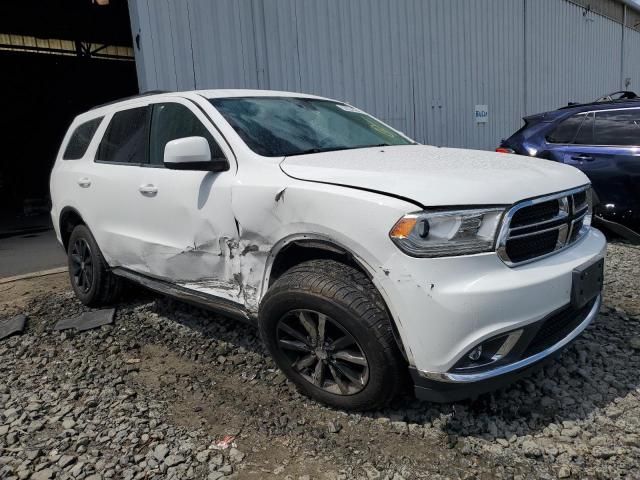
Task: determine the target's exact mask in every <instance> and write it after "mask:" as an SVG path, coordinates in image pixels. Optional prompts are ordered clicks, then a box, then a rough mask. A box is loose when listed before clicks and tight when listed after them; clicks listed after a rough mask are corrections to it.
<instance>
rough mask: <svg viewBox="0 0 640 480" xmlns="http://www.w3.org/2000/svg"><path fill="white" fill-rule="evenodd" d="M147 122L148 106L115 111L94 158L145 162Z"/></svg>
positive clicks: (115, 161)
mask: <svg viewBox="0 0 640 480" xmlns="http://www.w3.org/2000/svg"><path fill="white" fill-rule="evenodd" d="M148 122H149V108H148V107H138V108H131V109H129V110H122V111H120V112H116V113H115V114H114V115H113V118H111V122H110V123H109V126H108V127H107V131H106V132H105V133H104V137H102V141H101V142H100V146H99V147H98V152H97V154H96V160H98V161H101V162H113V163H128V164H137V165H140V164H143V163H146V161H147V124H148Z"/></svg>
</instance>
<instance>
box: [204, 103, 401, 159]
mask: <svg viewBox="0 0 640 480" xmlns="http://www.w3.org/2000/svg"><path fill="white" fill-rule="evenodd" d="M210 101H211V103H212V104H213V106H214V107H215V108H216V109H218V111H219V112H220V113H221V114H222V116H223V117H224V118H225V119H226V120H227V122H229V124H230V125H231V126H232V127H233V128H234V129H235V131H236V132H237V133H238V135H240V137H241V138H242V140H244V142H245V143H246V144H247V145H248V146H249V148H251V149H252V150H253V151H254V152H256V153H257V154H259V155H262V156H265V157H282V156H290V155H303V154H306V153H318V152H329V151H334V150H349V149H354V148H366V147H377V146H390V145H410V144H412V143H413V142H411V141H410V140H408V139H407V138H405V137H403V136H402V135H400V134H398V133H397V132H395V131H394V130H392V129H391V128H389V127H387V126H385V125H383V124H382V123H380V122H379V121H377V120H376V119H374V118H373V117H371V116H370V115H367V114H366V113H364V112H362V111H360V110H358V109H357V108H354V107H351V106H349V105H345V104H343V103H337V102H332V101H329V100H317V99H310V98H295V97H240V98H213V99H210Z"/></svg>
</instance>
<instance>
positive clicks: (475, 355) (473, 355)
mask: <svg viewBox="0 0 640 480" xmlns="http://www.w3.org/2000/svg"><path fill="white" fill-rule="evenodd" d="M467 356H468V357H469V360H471V361H472V362H475V361H477V360H478V359H480V357H481V356H482V345H478V346H477V347H476V348H474V349H473V350H471V351H470V352H469V355H467Z"/></svg>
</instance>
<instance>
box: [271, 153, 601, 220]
mask: <svg viewBox="0 0 640 480" xmlns="http://www.w3.org/2000/svg"><path fill="white" fill-rule="evenodd" d="M280 168H281V169H282V170H283V171H284V173H286V174H287V175H288V176H290V177H293V178H296V179H298V180H308V181H313V182H322V183H329V184H334V185H341V186H347V187H354V188H360V189H364V190H371V191H376V192H380V193H385V194H389V195H393V196H395V197H402V198H405V199H408V200H411V201H413V202H414V203H417V204H420V205H421V206H424V207H436V206H453V205H507V204H512V203H515V202H517V201H519V200H523V199H525V198H531V197H537V196H540V195H545V194H548V193H555V192H559V191H561V190H567V189H570V188H574V187H577V186H580V185H585V184H587V183H589V179H588V178H587V177H586V176H585V175H584V174H583V173H582V172H580V171H579V170H578V169H576V168H573V167H570V166H568V165H564V164H562V163H557V162H552V161H548V160H541V159H538V158H532V157H523V156H519V155H509V154H504V153H494V152H485V151H481V150H463V149H456V148H440V147H431V146H426V145H401V146H394V147H374V148H362V149H356V150H342V151H336V152H323V153H314V154H310V155H299V156H292V157H286V158H285V159H284V160H283V161H282V162H281V164H280Z"/></svg>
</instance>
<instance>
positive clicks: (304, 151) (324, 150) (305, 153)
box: [286, 147, 350, 157]
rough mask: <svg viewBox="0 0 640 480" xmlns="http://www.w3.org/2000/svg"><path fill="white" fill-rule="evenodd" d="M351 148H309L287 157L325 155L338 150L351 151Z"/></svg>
mask: <svg viewBox="0 0 640 480" xmlns="http://www.w3.org/2000/svg"><path fill="white" fill-rule="evenodd" d="M349 149H350V147H329V148H318V147H315V148H309V149H307V150H302V151H300V152H295V153H290V154H289V155H286V156H287V157H295V156H296V155H308V154H310V153H323V152H335V151H338V150H349Z"/></svg>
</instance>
